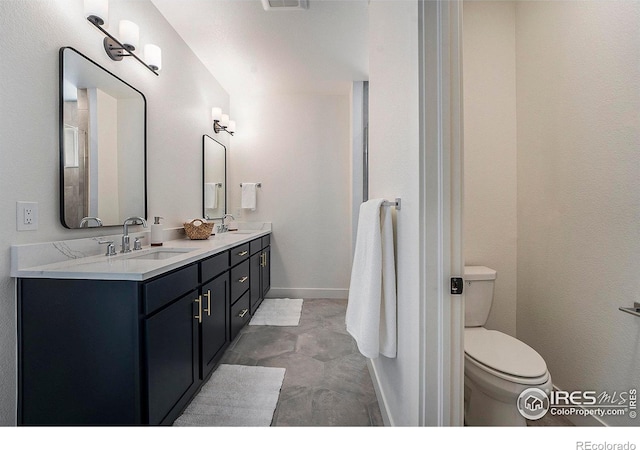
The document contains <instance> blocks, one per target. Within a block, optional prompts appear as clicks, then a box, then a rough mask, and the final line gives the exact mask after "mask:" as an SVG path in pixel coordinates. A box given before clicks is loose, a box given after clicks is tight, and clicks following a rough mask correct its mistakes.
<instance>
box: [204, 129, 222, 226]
mask: <svg viewBox="0 0 640 450" xmlns="http://www.w3.org/2000/svg"><path fill="white" fill-rule="evenodd" d="M226 213H227V147H225V146H224V145H222V144H221V143H220V142H218V141H216V140H215V139H213V138H212V137H211V136H209V135H207V134H205V135H203V136H202V217H204V218H205V219H208V220H213V219H222V217H223V216H224V215H225V214H226Z"/></svg>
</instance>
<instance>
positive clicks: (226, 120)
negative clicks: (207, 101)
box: [220, 114, 229, 127]
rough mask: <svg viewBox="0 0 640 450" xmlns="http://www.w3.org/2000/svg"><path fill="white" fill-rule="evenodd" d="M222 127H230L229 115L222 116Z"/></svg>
mask: <svg viewBox="0 0 640 450" xmlns="http://www.w3.org/2000/svg"><path fill="white" fill-rule="evenodd" d="M220 125H222V126H223V127H226V126H228V125H229V114H223V115H222V118H221V119H220Z"/></svg>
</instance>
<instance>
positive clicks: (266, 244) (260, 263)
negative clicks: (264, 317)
mask: <svg viewBox="0 0 640 450" xmlns="http://www.w3.org/2000/svg"><path fill="white" fill-rule="evenodd" d="M250 253H251V261H250V274H251V275H250V277H251V298H250V311H251V314H252V315H253V314H254V313H255V312H256V310H257V309H258V306H260V304H261V303H262V300H263V299H264V297H265V295H266V294H267V292H269V289H270V288H271V238H270V236H269V235H267V236H263V237H262V238H259V239H255V240H253V241H251V242H250Z"/></svg>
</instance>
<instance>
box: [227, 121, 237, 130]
mask: <svg viewBox="0 0 640 450" xmlns="http://www.w3.org/2000/svg"><path fill="white" fill-rule="evenodd" d="M227 131H228V132H229V133H235V131H236V121H235V120H230V121H229V125H228V126H227Z"/></svg>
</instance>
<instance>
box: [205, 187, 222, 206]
mask: <svg viewBox="0 0 640 450" xmlns="http://www.w3.org/2000/svg"><path fill="white" fill-rule="evenodd" d="M219 184H220V183H205V184H204V207H205V208H206V209H218V185H219Z"/></svg>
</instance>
